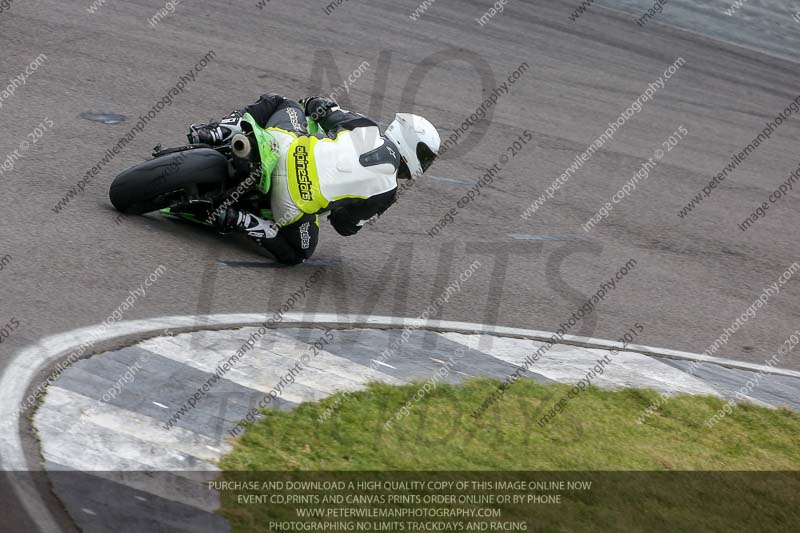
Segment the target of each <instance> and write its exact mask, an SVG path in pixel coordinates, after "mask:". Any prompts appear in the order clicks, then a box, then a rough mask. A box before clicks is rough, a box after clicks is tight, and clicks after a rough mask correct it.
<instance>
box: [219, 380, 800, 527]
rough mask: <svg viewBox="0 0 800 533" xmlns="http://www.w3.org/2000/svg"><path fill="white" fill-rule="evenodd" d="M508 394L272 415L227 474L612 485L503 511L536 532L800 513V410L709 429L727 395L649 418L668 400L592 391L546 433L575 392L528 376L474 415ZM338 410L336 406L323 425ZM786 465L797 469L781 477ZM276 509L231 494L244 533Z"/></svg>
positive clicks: (678, 400) (335, 401)
mask: <svg viewBox="0 0 800 533" xmlns="http://www.w3.org/2000/svg"><path fill="white" fill-rule="evenodd" d="M497 386H498V382H496V381H493V380H474V381H470V382H468V383H466V384H463V385H458V386H452V385H444V384H440V385H438V386H437V387H436V388H434V389H432V390H430V391H429V392H428V393H427V394H426V395H425V396H424V399H422V400H421V401H418V402H415V401H414V400H413V398H414V396H415V393H417V391H418V390H419V387H420V385H419V384H411V385H407V386H402V387H395V386H389V385H384V384H373V385H370V386H369V387H368V388H367V389H365V390H362V391H359V392H354V393H349V395H347V396H343V395H336V396H332V397H330V398H327V399H325V400H323V401H321V402H317V403H305V404H302V405H300V406H299V407H298V408H297V409H295V410H293V411H290V412H276V411H268V412H266V417H265V418H264V419H263V420H261V421H259V422H257V423H256V424H253V425H252V426H251V427H249V428H248V430H247V432H246V433H245V434H244V435H243V436H242V437H241V438H240V439H238V440H237V441H236V443H235V448H234V450H233V452H232V453H231V454H230V455H228V456H227V457H225V458H224V460H223V461H222V464H221V467H222V469H223V470H224V471H226V473H225V474H224V477H225V478H226V479H242V476H244V477H247V475H248V474H246V472H250V473H256V472H265V471H271V472H273V474H272V476H273V478H274V477H275V476H276V475H277V474H276V472H280V471H327V472H334V471H335V472H342V471H349V472H362V471H373V472H382V474H381V476H382V477H381V476H379V477H381V479H390V478H391V476H388V477H387V474H386V471H405V472H409V471H414V472H420V471H437V472H439V474H437V475H438V476H439V477H438V478H436V479H439V478H442V476H443V475H444V474H442V472H449V473H451V474H453V473H456V472H462V473H463V472H464V471H484V472H486V475H482V476H483V477H485V478H486V479H490V478H491V477H492V476H490V475H488V474H489V473H495V474H496V473H499V472H503V471H527V472H538V475H537V476H536V477H537V479H550V478H552V479H585V480H594V482H595V485H594V486H595V487H598V486H604V487H605V489H603V490H600V491H596V490H593V491H591V492H592V494H588V493H587V494H577V493H576V494H571V495H570V494H565V497H566V498H567V500H568V501H566V502H562V504H560V505H550V506H536V507H535V511H533V510H532V509H534V508H532V507H530V506H527V507H524V508H523V507H518V508H515V507H513V506H512V507H508V508H506V510H505V515H504V517H511V518H513V517H515V516H517V517H520V519H524V520H532V519H534V518H535V523H536V527H535V528H533V529H535V530H536V531H567V530H570V531H583V530H596V531H600V530H604V531H640V530H641V531H674V530H680V529H688V530H695V531H699V530H702V531H736V530H740V529H739V527H738V526H742V527H744V525H747V528H748V529H747V530H748V531H781V530H783V529H782V527H783V525H786V524H791V521H792V520H798V518H799V517H798V514H797V513H798V511H797V509H798V507H800V497H798V494H800V476H798V475H796V474H797V473H798V472H797V471H798V470H800V415H798V414H797V413H794V412H791V411H789V410H787V409H778V410H771V409H765V408H761V407H757V406H755V405H751V404H741V405H739V406H738V407H736V408H735V409H734V410H733V412H732V413H731V414H729V415H728V416H726V417H725V418H724V419H722V420H721V421H720V422H719V423H717V424H716V425H715V426H714V427H713V428H712V429H709V428H707V427H706V426H705V421H706V420H707V419H709V417H711V416H713V415H714V414H716V413H717V412H718V411H719V410H720V409H721V408H722V406H723V401H722V400H720V399H718V398H713V397H701V396H677V397H674V398H671V399H670V400H669V401H667V402H666V403H664V404H663V405H662V406H661V407H660V408H659V409H658V410H657V411H655V413H654V414H653V415H652V416H650V417H649V418H647V419H646V421H645V422H644V423H639V421H638V419H639V416H640V415H641V414H642V412H643V410H645V409H647V408H648V407H649V406H650V405H652V404H656V403H658V400H659V398H660V396H659V395H658V394H657V393H656V392H654V391H651V390H641V389H626V390H622V391H604V390H600V389H597V388H593V387H590V388H588V389H586V390H585V391H584V392H582V393H581V394H579V395H578V396H577V397H575V398H572V399H571V400H570V402H569V403H568V405H567V406H566V408H565V409H564V411H563V412H562V413H561V414H559V415H558V416H556V417H555V418H554V419H552V421H550V422H549V423H547V424H544V425H540V424H539V423H537V422H538V421H539V420H540V419H541V417H542V416H544V414H545V413H546V412H547V411H549V410H550V409H551V408H552V407H553V406H554V405H555V404H557V403H558V402H559V401H560V400H561V399H562V398H563V397H565V396H566V395H567V392H568V391H569V389H570V386H567V385H547V386H545V385H540V384H537V383H534V382H532V381H527V380H524V381H520V382H518V383H517V384H515V385H514V386H513V387H511V388H510V389H508V390H507V391H506V394H505V396H504V397H503V399H502V400H501V401H499V402H498V403H497V404H495V405H494V406H492V407H491V408H490V409H489V410H488V411H487V412H486V413H484V415H483V416H482V417H481V418H479V419H477V420H476V419H474V418H472V417H471V416H470V414H471V413H472V412H473V410H474V409H475V408H476V407H478V406H479V405H480V404H481V403H482V402H483V401H484V399H485V398H486V397H487V396H488V395H490V394H491V393H492V391H494V390H495V389H496V387H497ZM408 402H411V403H410V404H409V403H408ZM404 406H405V407H406V408H407V409H408V414H407V415H406V416H404V417H402V419H400V420H399V421H395V422H394V424H393V425H392V427H391V428H390V429H388V430H387V429H386V428H385V423H386V421H387V420H389V419H390V418H392V417H394V416H395V414H396V413H397V412H400V410H401V409H402V408H403V407H404ZM331 408H335V412H333V414H332V416H330V418H327V419H324V418H325V417H324V413H326V410H328V409H331ZM328 412H329V411H328ZM542 471H549V472H550V473H549V474H548V475H544V474H542ZM681 471H684V472H682V473H680V472H681ZM685 471H691V472H688V473H687V472H685ZM702 471H727V472H730V475H724V474H714V473H713V472H712V473H705V474H703V473H702ZM759 471H760V472H763V473H762V474H759V473H758V472H759ZM786 471H793V473H790V474H778V473H775V472H786ZM566 472H570V475H572V474H575V473H581V474H580V475H578V476H577V477H574V476H573V477H569V475H567V474H566ZM659 472H661V473H664V472H672V473H674V474H670V475H666V476H665V475H662V474H659ZM306 473H308V472H306ZM558 473H561V474H558ZM454 475H455V474H454ZM559 475H560V478H559ZM553 476H555V477H553ZM565 476H566V477H565ZM262 477H263V476H262ZM445 477H447V476H446V475H445ZM455 477H458V476H455ZM455 477H454V478H453V479H455ZM285 479H289V478H285ZM565 504H568V505H569V509H570V510H569V511H567V507H566V506H565ZM754 508H758V509H759V513H758V514H753V509H754ZM274 511H275V510H274V509H270V507H269V506H257V505H256V506H253V505H242V503H241V500H237V498H236V496H235V495H234V494H223V514H224V515H225V516H226V517H228V518H229V519H230V520H231V522H232V524H233V525H234V526H235V528H236V529H238V530H241V531H251V530H263V531H268V530H269V529H260V526H259V525H260V524H266V523H267V520H268V515H269V516H274ZM270 513H273V514H270ZM532 513H533V514H532ZM279 514H280V513H279ZM754 517H755V518H754ZM565 521H566V522H565ZM734 523H735V524H738V526H737V527H736V528H733V529H731V524H734ZM531 524H533V523H531ZM664 524H668V525H669V526H670V527H669V528H663V527H662V526H663V525H664ZM767 525H768V527H767ZM584 526H585V528H586V529H584ZM590 526H591V527H590ZM565 527H566V529H564V528H565ZM253 528H255V529H253ZM646 528H649V529H646ZM676 528H677V529H676ZM406 530H408V529H406ZM453 530H455V529H453ZM742 530H744V529H742ZM787 530H789V529H787Z"/></svg>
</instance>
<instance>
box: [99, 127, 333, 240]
mask: <svg viewBox="0 0 800 533" xmlns="http://www.w3.org/2000/svg"><path fill="white" fill-rule="evenodd" d="M308 122H309V130H312V131H317V130H318V126H317V124H316V123H315V122H314V120H313V119H312V118H311V117H309V118H308ZM241 128H242V132H241V133H237V134H236V135H234V136H233V137H232V138H231V140H230V142H229V143H227V144H225V145H222V146H211V145H208V144H187V145H183V146H178V147H174V148H166V149H162V148H161V145H158V146H156V147H155V148H154V149H153V153H152V156H153V159H151V160H149V161H145V162H144V163H141V164H139V165H136V166H134V167H132V168H129V169H128V170H125V171H124V172H122V173H121V174H119V175H118V176H117V177H116V178H114V181H113V182H112V184H111V188H110V190H109V197H110V199H111V203H112V204H113V205H114V207H115V208H116V209H117V210H118V211H121V212H122V213H126V214H137V215H143V214H146V213H151V212H154V211H160V212H161V213H163V214H167V215H171V216H175V217H179V218H183V219H187V220H190V221H193V222H199V223H201V224H204V225H213V223H214V220H215V218H216V216H217V215H219V214H221V213H222V212H224V210H225V208H227V207H237V208H239V209H245V210H248V211H250V212H253V213H257V214H259V216H261V217H262V218H268V219H272V218H273V217H272V212H271V210H270V208H269V191H270V185H271V181H272V180H271V176H272V171H273V170H274V169H275V167H276V165H277V163H278V158H279V157H280V151H279V148H278V143H277V141H276V140H275V138H274V137H273V136H272V135H270V133H269V132H268V131H267V130H265V129H264V128H261V127H260V126H259V125H258V124H257V123H256V121H255V119H254V118H253V117H252V116H251V115H250V114H249V113H246V114H245V115H244V116H243V117H242V122H241Z"/></svg>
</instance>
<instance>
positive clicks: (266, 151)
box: [242, 113, 281, 194]
mask: <svg viewBox="0 0 800 533" xmlns="http://www.w3.org/2000/svg"><path fill="white" fill-rule="evenodd" d="M242 121H243V122H247V123H248V124H249V125H250V127H251V129H252V130H253V135H255V137H256V142H257V143H258V153H259V154H260V155H261V179H260V180H259V182H258V190H259V192H260V193H261V194H269V188H270V185H271V184H272V171H274V170H275V167H276V166H277V165H278V159H279V158H280V155H281V153H280V148H279V147H278V141H276V140H275V137H273V136H272V135H270V133H269V132H268V131H267V130H266V129H264V128H262V127H261V126H259V125H258V123H257V122H256V119H254V118H253V116H252V115H251V114H250V113H245V114H244V116H243V117H242Z"/></svg>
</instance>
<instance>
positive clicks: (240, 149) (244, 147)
mask: <svg viewBox="0 0 800 533" xmlns="http://www.w3.org/2000/svg"><path fill="white" fill-rule="evenodd" d="M231 150H232V151H233V155H234V157H236V158H238V159H245V160H248V159H250V155H251V154H252V153H253V145H252V144H250V139H249V138H248V137H247V135H243V134H241V133H237V134H236V135H234V136H233V138H232V139H231Z"/></svg>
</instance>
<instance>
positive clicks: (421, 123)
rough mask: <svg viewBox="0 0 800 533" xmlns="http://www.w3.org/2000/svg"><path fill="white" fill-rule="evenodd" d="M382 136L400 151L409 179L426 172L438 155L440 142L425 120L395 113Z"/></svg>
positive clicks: (416, 116) (433, 129) (415, 116)
mask: <svg viewBox="0 0 800 533" xmlns="http://www.w3.org/2000/svg"><path fill="white" fill-rule="evenodd" d="M384 135H385V136H386V137H388V138H389V140H390V141H392V142H393V143H394V144H395V145H397V148H398V149H399V150H400V155H401V156H402V158H403V162H404V163H405V164H406V165H407V166H408V170H409V172H410V173H411V175H410V176H407V177H409V178H411V177H414V178H416V177H419V176H421V175H422V174H423V172H425V171H426V170H428V167H430V166H431V165H432V164H433V160H434V159H436V154H438V153H439V147H440V146H441V143H442V140H441V138H440V137H439V132H437V131H436V128H435V127H433V124H431V123H430V122H429V121H428V120H427V119H425V118H423V117H421V116H419V115H412V114H411V113H397V114H396V115H395V117H394V120H393V121H392V123H391V124H389V127H388V128H386V131H385V132H384Z"/></svg>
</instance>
